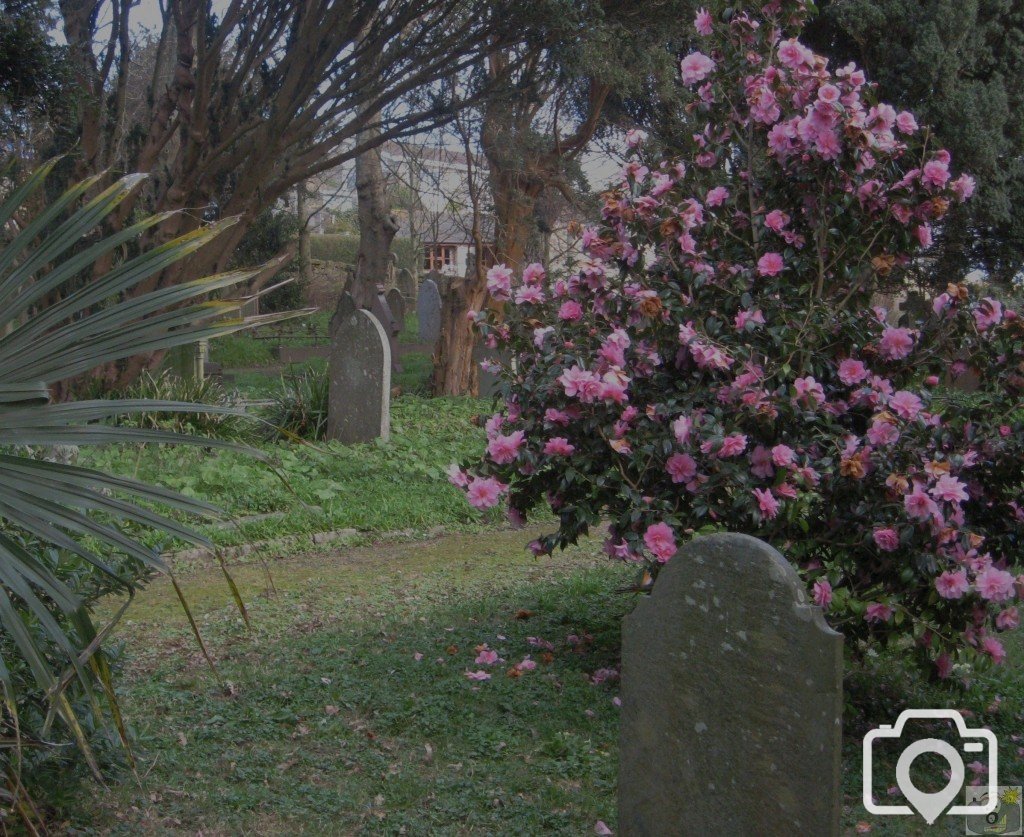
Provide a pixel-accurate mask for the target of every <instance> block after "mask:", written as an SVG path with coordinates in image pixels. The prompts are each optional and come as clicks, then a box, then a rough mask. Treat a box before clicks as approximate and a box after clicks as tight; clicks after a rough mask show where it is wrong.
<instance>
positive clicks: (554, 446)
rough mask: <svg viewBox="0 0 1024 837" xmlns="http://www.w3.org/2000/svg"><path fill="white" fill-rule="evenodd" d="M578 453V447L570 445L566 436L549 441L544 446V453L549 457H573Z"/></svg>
mask: <svg viewBox="0 0 1024 837" xmlns="http://www.w3.org/2000/svg"><path fill="white" fill-rule="evenodd" d="M575 452H576V446H575V445H571V444H569V440H568V439H566V438H565V437H564V436H555V437H554V438H551V439H548V441H547V443H546V444H545V445H544V453H546V454H547V455H548V456H572V454H573V453H575Z"/></svg>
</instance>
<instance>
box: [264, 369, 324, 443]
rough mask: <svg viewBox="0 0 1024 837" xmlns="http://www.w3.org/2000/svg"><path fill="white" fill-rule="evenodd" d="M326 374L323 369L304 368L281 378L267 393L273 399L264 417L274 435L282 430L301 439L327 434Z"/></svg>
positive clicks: (315, 437)
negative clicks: (273, 388)
mask: <svg viewBox="0 0 1024 837" xmlns="http://www.w3.org/2000/svg"><path fill="white" fill-rule="evenodd" d="M329 391H330V376H329V375H328V372H327V369H308V370H306V371H305V372H303V373H301V374H299V375H292V376H288V377H282V378H281V386H280V389H278V390H277V391H276V392H274V393H273V394H272V395H271V396H270V397H271V400H272V401H273V402H274V403H273V404H272V405H271V406H269V407H267V408H266V410H265V411H264V418H265V419H266V420H267V421H268V422H269V423H270V424H272V425H273V426H274V435H275V436H276V435H278V434H279V432H280V431H284V432H285V435H287V434H292V435H295V436H300V437H302V438H304V439H323V438H325V436H326V435H327V405H328V395H329Z"/></svg>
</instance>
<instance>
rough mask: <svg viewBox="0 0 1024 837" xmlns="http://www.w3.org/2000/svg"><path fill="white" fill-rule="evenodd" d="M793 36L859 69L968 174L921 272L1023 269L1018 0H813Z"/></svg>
mask: <svg viewBox="0 0 1024 837" xmlns="http://www.w3.org/2000/svg"><path fill="white" fill-rule="evenodd" d="M803 37H804V40H805V41H806V42H807V43H808V44H810V45H811V46H813V47H815V48H816V49H818V50H820V51H822V52H824V53H826V54H828V55H829V56H830V58H831V60H832V63H833V66H835V65H842V64H844V63H846V62H847V61H856V62H857V63H858V64H859V65H860V66H862V67H864V68H865V70H866V71H867V73H868V75H869V77H871V78H872V79H873V80H875V81H877V82H878V85H879V95H880V97H881V98H883V99H886V100H888V101H891V102H893V104H895V105H898V106H901V107H904V108H908V109H910V110H913V111H914V112H915V113H916V114H917V115H918V118H919V119H920V121H921V123H922V124H925V125H930V126H931V127H932V129H933V130H934V132H935V135H936V138H935V143H934V146H935V147H939V146H943V147H946V148H948V149H949V150H950V152H951V153H952V155H953V159H954V160H956V161H957V163H958V165H960V166H962V167H963V169H964V170H965V171H969V172H971V173H972V174H973V175H974V177H975V178H976V179H977V182H978V191H977V193H976V194H975V196H974V199H973V200H971V201H969V202H968V203H966V204H964V205H962V206H958V207H956V210H955V211H954V212H951V213H950V216H949V217H948V219H947V221H946V223H945V228H944V230H943V233H942V236H941V238H939V239H937V245H938V246H937V248H936V250H935V254H936V258H935V261H934V264H933V267H932V270H931V278H932V279H933V280H934V281H935V282H936V283H938V284H942V285H944V283H945V282H947V281H956V280H958V279H959V278H960V277H961V276H963V274H964V273H966V272H967V271H969V270H971V269H974V268H981V269H983V270H985V271H987V272H988V274H989V276H990V278H991V279H993V280H995V281H999V282H1003V283H1005V282H1009V281H1011V280H1012V279H1013V278H1014V276H1015V275H1017V274H1018V273H1019V272H1020V271H1021V270H1022V269H1024V83H1022V81H1021V79H1022V77H1024V2H1021V0H823V2H822V4H821V14H820V15H819V16H818V17H817V18H816V19H815V20H814V21H812V22H811V24H810V26H809V27H808V29H807V30H806V31H805V33H804V36H803Z"/></svg>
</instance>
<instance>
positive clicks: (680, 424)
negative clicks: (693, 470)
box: [672, 416, 693, 445]
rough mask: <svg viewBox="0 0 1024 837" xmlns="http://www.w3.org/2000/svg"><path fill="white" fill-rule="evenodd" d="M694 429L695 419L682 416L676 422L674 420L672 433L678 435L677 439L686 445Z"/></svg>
mask: <svg viewBox="0 0 1024 837" xmlns="http://www.w3.org/2000/svg"><path fill="white" fill-rule="evenodd" d="M692 430H693V419H691V418H689V417H688V416H680V417H679V418H677V419H676V420H675V421H674V422H672V434H673V435H674V436H675V437H676V441H677V442H678V443H679V444H681V445H685V444H686V443H687V442H689V441H690V433H691V431H692Z"/></svg>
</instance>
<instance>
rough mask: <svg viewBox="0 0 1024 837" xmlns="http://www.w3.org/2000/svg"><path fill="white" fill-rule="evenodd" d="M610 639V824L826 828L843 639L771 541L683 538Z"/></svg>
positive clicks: (664, 831)
mask: <svg viewBox="0 0 1024 837" xmlns="http://www.w3.org/2000/svg"><path fill="white" fill-rule="evenodd" d="M622 640H623V645H622V672H621V674H622V690H621V697H622V723H621V732H620V746H619V751H620V755H619V834H620V835H625V836H626V837H630V835H650V837H668V836H669V835H691V834H692V835H698V834H701V835H703V834H723V835H724V834H735V835H748V834H749V835H755V834H756V835H758V836H759V837H776V835H777V837H791V836H792V835H798V834H799V835H805V834H806V835H815V837H818V835H821V837H827V836H828V835H837V834H838V833H839V811H840V798H841V797H840V794H839V779H840V746H841V713H842V694H843V693H842V676H843V665H842V642H843V640H842V637H841V636H840V635H839V634H837V633H835V632H834V631H833V630H832V629H831V628H829V627H828V625H827V624H826V623H825V620H824V618H823V616H822V613H821V610H820V608H818V607H816V606H814V605H813V604H810V603H809V601H808V598H807V593H806V590H805V588H804V585H803V583H802V582H801V581H800V579H799V577H798V576H797V574H796V571H795V570H794V569H793V568H792V567H791V566H790V565H789V564H788V563H787V562H786V560H785V559H784V558H783V557H782V556H781V555H780V554H779V553H778V552H777V551H776V550H774V549H773V548H772V547H770V546H768V544H766V543H764V542H762V541H759V540H757V539H756V538H752V537H749V536H747V535H732V534H720V535H709V536H706V537H701V538H697V539H696V540H694V541H692V542H690V543H689V544H687V545H685V546H684V547H683V548H682V549H680V551H679V553H678V554H677V555H676V556H675V557H673V558H672V559H671V560H670V561H669V562H668V564H667V565H666V566H665V567H664V568H663V569H662V571H661V573H660V574H659V576H658V579H657V581H656V583H655V585H654V591H653V593H652V594H651V596H649V597H648V598H645V599H644V600H643V601H641V603H640V604H639V605H638V606H637V608H636V609H635V610H634V611H633V612H632V613H631V614H630V615H629V616H627V617H626V619H625V620H624V622H623V628H622Z"/></svg>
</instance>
